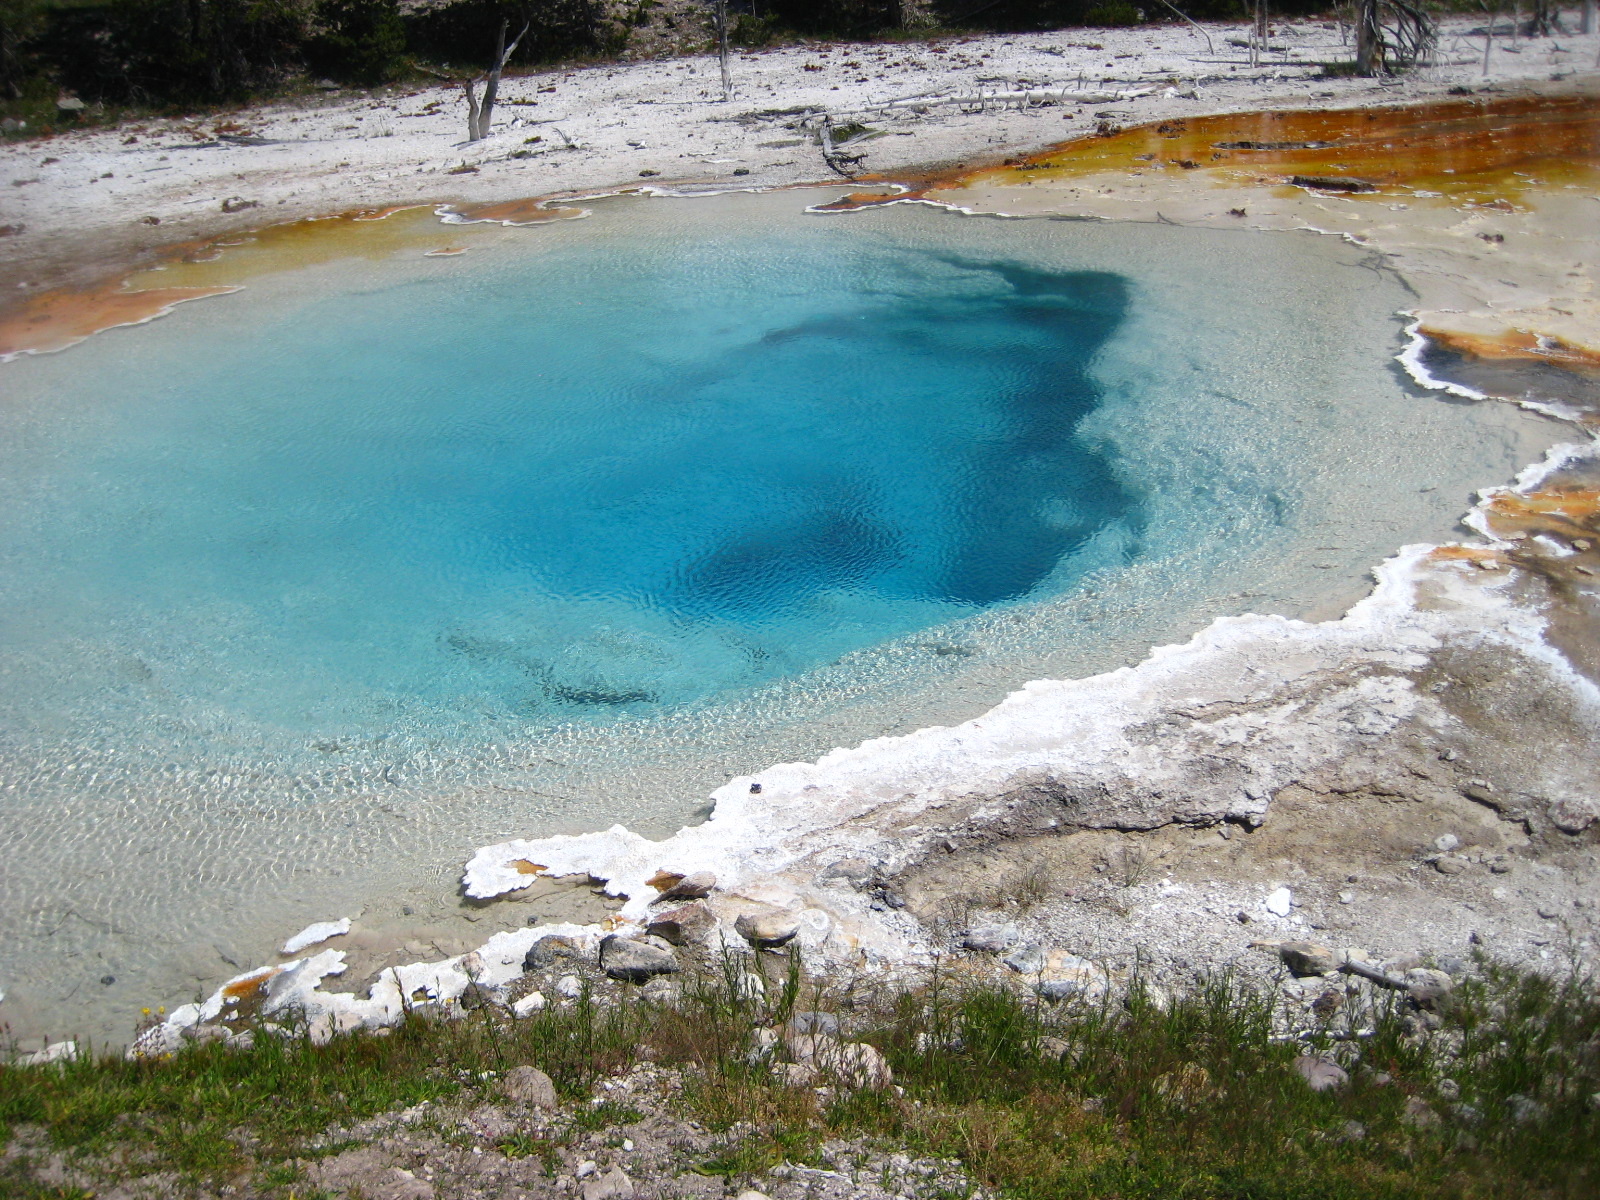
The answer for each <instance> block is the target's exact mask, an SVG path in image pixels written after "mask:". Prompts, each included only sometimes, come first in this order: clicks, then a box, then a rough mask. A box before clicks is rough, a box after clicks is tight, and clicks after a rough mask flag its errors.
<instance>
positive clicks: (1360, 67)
mask: <svg viewBox="0 0 1600 1200" xmlns="http://www.w3.org/2000/svg"><path fill="white" fill-rule="evenodd" d="M1438 36H1439V26H1438V24H1437V23H1436V22H1435V21H1434V19H1433V17H1432V16H1430V15H1429V14H1428V13H1427V12H1426V11H1425V10H1424V9H1423V8H1422V6H1421V4H1419V3H1415V2H1414V0H1359V3H1358V4H1357V5H1356V70H1357V71H1359V72H1360V73H1361V74H1363V75H1377V74H1380V73H1382V72H1384V71H1392V70H1395V69H1397V68H1401V67H1409V66H1412V65H1414V64H1416V63H1418V62H1420V61H1421V60H1422V59H1424V58H1426V57H1427V55H1428V53H1429V52H1430V51H1431V50H1432V49H1433V45H1434V42H1435V41H1437V40H1438Z"/></svg>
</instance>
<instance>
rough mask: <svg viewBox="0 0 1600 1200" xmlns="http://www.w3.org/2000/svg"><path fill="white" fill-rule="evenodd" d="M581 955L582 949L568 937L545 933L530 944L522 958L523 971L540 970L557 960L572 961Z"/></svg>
mask: <svg viewBox="0 0 1600 1200" xmlns="http://www.w3.org/2000/svg"><path fill="white" fill-rule="evenodd" d="M582 957H583V950H582V949H581V948H580V947H579V945H578V943H577V942H575V941H573V940H572V939H571V938H569V937H562V936H560V935H559V934H547V935H546V936H544V937H542V938H540V939H539V940H538V941H537V942H535V943H534V944H533V945H532V946H529V947H528V953H527V954H526V955H525V956H524V957H523V959H522V969H523V970H524V971H540V970H543V969H544V968H545V967H548V966H550V965H551V964H552V963H554V962H558V961H572V960H576V959H580V958H582Z"/></svg>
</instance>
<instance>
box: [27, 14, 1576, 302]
mask: <svg viewBox="0 0 1600 1200" xmlns="http://www.w3.org/2000/svg"><path fill="white" fill-rule="evenodd" d="M1478 28H1481V22H1473V21H1465V20H1458V21H1454V22H1452V23H1451V24H1449V25H1447V27H1446V30H1445V33H1444V36H1443V38H1442V39H1441V43H1440V53H1439V57H1440V61H1441V63H1442V64H1444V65H1439V66H1432V67H1427V68H1423V69H1421V70H1418V71H1416V72H1413V73H1411V74H1409V75H1407V76H1406V77H1404V78H1403V79H1398V80H1396V79H1376V80H1375V79H1358V78H1333V79H1324V78H1321V77H1320V76H1321V74H1322V69H1321V67H1320V65H1319V64H1320V63H1322V62H1324V61H1339V60H1345V59H1347V58H1348V57H1349V49H1348V46H1347V45H1345V44H1344V42H1343V40H1342V39H1341V33H1340V30H1339V29H1338V28H1337V27H1336V26H1334V25H1332V24H1331V23H1320V22H1298V23H1294V24H1280V25H1278V26H1276V27H1275V28H1274V32H1273V34H1272V37H1271V40H1270V45H1271V46H1273V47H1281V49H1273V50H1269V52H1268V53H1267V55H1266V61H1265V62H1263V63H1262V64H1261V65H1260V66H1258V67H1254V68H1252V67H1251V66H1250V65H1249V56H1248V52H1247V51H1246V50H1245V49H1244V48H1243V47H1242V46H1241V45H1238V44H1235V43H1238V42H1242V41H1243V39H1244V37H1245V33H1246V30H1245V27H1244V26H1242V25H1223V24H1212V25H1207V26H1205V27H1204V30H1205V32H1204V36H1202V34H1201V33H1199V32H1197V31H1196V30H1194V29H1192V28H1190V27H1188V26H1183V25H1171V26H1161V27H1149V28H1142V29H1106V30H1098V29H1096V30H1090V29H1074V30H1061V31H1057V32H1053V33H1042V34H1027V35H1009V36H993V37H987V38H961V39H941V40H938V41H928V42H906V43H895V44H884V45H839V46H832V47H830V46H806V47H789V48H783V49H773V50H763V51H759V52H755V53H747V54H739V55H737V56H736V57H735V58H734V61H733V64H732V67H733V70H732V74H733V82H734V97H733V100H732V101H731V102H730V103H724V102H723V101H722V99H721V88H720V82H719V76H718V71H717V63H716V60H715V59H714V58H711V57H697V58H682V59H668V60H659V61H652V62H643V63H634V64H629V65H612V66H596V67H589V68H583V69H574V70H561V71H552V72H548V73H536V74H529V75H523V76H519V77H516V78H513V79H508V80H507V81H506V83H505V85H504V87H503V89H502V92H501V102H500V105H499V106H498V107H497V108H496V121H495V128H494V132H493V134H492V135H491V136H490V137H489V138H487V139H485V140H484V141H481V142H478V143H475V144H470V143H466V142H464V141H463V140H462V137H463V134H464V131H465V128H466V120H465V113H466V103H465V100H464V98H463V97H462V95H461V93H460V91H459V90H458V89H455V88H453V87H450V86H446V85H444V84H440V85H438V86H433V87H426V88H385V89H378V90H375V91H373V92H371V93H367V92H341V93H336V94H327V95H322V94H318V95H313V96H311V97H308V98H304V99H300V100H296V101H293V102H285V103H280V104H273V105H265V106H261V107H255V108H246V109H241V110H239V111H236V112H232V113H229V114H226V115H225V116H220V117H211V118H205V119H200V118H195V119H192V120H156V121H149V122H143V123H136V124H132V125H127V126H123V127H120V128H116V129H106V130H95V131H83V132H73V133H65V134H61V135H58V136H55V137H52V138H48V139H43V140H37V141H24V142H12V143H8V144H7V145H5V146H4V147H3V148H0V179H3V180H4V181H5V183H6V184H7V185H9V186H7V187H6V188H5V189H4V202H3V203H0V225H7V226H12V227H15V226H18V225H20V226H21V227H22V229H21V232H18V233H13V234H12V235H11V236H8V237H5V238H0V283H3V285H4V286H5V288H6V290H7V291H8V292H12V293H13V294H15V291H14V290H20V291H23V292H28V291H31V290H36V289H38V288H40V287H42V286H51V285H56V284H59V283H62V282H83V281H84V280H86V279H92V278H97V277H100V276H103V275H104V274H106V273H107V271H108V269H110V268H113V267H115V266H118V265H121V264H123V263H125V262H127V261H129V260H130V259H136V258H138V256H139V255H140V253H141V252H142V251H148V250H152V249H156V248H159V247H162V246H166V245H170V244H172V243H174V242H179V241H182V240H185V239H192V238H196V237H200V236H207V235H212V234H215V233H218V232H222V231H227V230H245V229H250V228H255V227H259V226H261V225H262V224H263V223H264V222H267V221H275V220H279V219H291V218H296V217H306V216H317V215H323V214H327V213H331V212H338V211H344V210H348V209H351V208H359V207H364V206H386V205H392V204H398V203H416V202H422V201H429V202H457V203H482V202H487V201H503V200H510V199H517V198H523V197H529V196H547V195H555V194H562V193H571V192H584V191H592V190H596V189H605V188H610V187H615V186H619V185H628V184H637V183H638V182H640V180H641V177H642V176H643V177H646V178H648V179H649V182H650V183H652V184H657V185H668V186H679V187H705V186H716V185H726V184H728V183H731V182H735V181H737V182H738V183H740V184H746V183H747V184H749V185H752V186H776V185H782V184H790V183H796V182H802V181H807V180H815V179H831V178H834V176H833V175H832V174H831V173H830V171H829V170H828V168H827V167H826V165H825V164H824V163H823V161H822V158H821V154H820V151H819V149H818V147H817V145H816V144H815V142H814V140H812V139H807V138H804V137H802V135H801V134H800V133H798V132H796V131H795V130H794V129H792V128H789V126H790V125H791V124H792V123H793V122H794V120H795V117H794V116H793V115H790V116H772V115H763V114H770V113H771V112H772V111H773V110H796V109H807V108H810V109H815V110H818V111H827V112H829V113H830V114H832V115H833V116H834V117H835V119H840V120H842V119H845V118H847V117H849V116H851V115H856V116H859V117H860V118H861V119H863V120H865V121H866V122H867V123H868V124H870V125H871V126H872V127H873V128H874V129H878V130H881V131H883V132H884V133H885V134H886V136H883V137H879V138H876V139H874V140H871V141H868V142H865V143H863V144H861V145H858V146H856V147H854V148H853V152H864V153H865V155H866V160H865V162H864V164H863V166H864V168H865V169H866V170H869V171H872V172H876V173H880V174H881V173H888V174H893V173H896V172H903V171H907V170H913V169H920V168H925V167H928V166H931V165H935V164H952V163H972V162H976V161H981V160H984V159H986V158H993V159H996V160H998V159H999V158H1002V157H1004V156H1005V155H1007V154H1010V153H1012V152H1015V151H1017V150H1026V149H1036V148H1040V147H1043V146H1046V145H1049V144H1051V143H1054V142H1058V141H1061V140H1063V139H1065V138H1067V137H1072V136H1074V135H1077V134H1080V133H1083V132H1086V131H1088V130H1090V129H1091V128H1092V127H1093V126H1094V125H1095V123H1096V122H1097V121H1098V120H1103V119H1114V120H1116V121H1117V122H1118V123H1120V124H1131V123H1135V122H1142V121H1150V120H1156V119H1164V118H1169V117H1174V116H1182V117H1188V116H1197V115H1200V114H1205V113H1216V112H1227V111H1237V110H1241V109H1262V108H1285V107H1287V108H1297V107H1302V106H1325V107H1333V106H1346V105H1352V104H1370V103H1377V102H1390V101H1398V100H1405V99H1416V98H1420V97H1425V96H1433V95H1438V94H1442V93H1444V92H1445V91H1446V90H1447V89H1448V88H1450V87H1452V86H1471V87H1474V88H1481V87H1484V86H1507V85H1513V84H1523V83H1528V82H1535V81H1537V82H1542V83H1547V82H1549V81H1550V80H1551V79H1552V78H1553V77H1563V78H1565V77H1570V76H1573V75H1574V74H1575V73H1581V72H1584V71H1587V70H1592V69H1593V68H1594V66H1595V63H1596V58H1597V54H1600V36H1594V35H1591V36H1589V37H1586V38H1585V37H1576V36H1572V37H1567V36H1558V37H1556V38H1552V39H1542V40H1536V41H1531V40H1528V39H1521V40H1519V41H1516V42H1513V40H1512V39H1511V38H1510V37H1509V32H1510V31H1509V26H1506V28H1505V32H1506V34H1507V36H1506V37H1504V38H1498V39H1496V43H1495V45H1494V47H1493V49H1492V52H1491V54H1490V64H1489V65H1490V70H1489V73H1488V74H1487V75H1485V73H1484V71H1483V50H1484V46H1483V38H1482V36H1481V35H1480V36H1474V34H1473V32H1472V31H1473V30H1474V29H1478ZM1206 39H1209V41H1210V46H1209V47H1208V45H1207V40H1206ZM1018 89H1031V90H1033V91H1034V92H1035V93H1036V95H1037V94H1038V93H1040V92H1043V91H1046V90H1048V89H1055V90H1056V92H1057V94H1058V95H1060V94H1061V93H1062V92H1063V91H1065V93H1066V95H1067V102H1066V103H1048V104H1040V103H1031V104H1027V103H1022V104H1019V103H1018V102H1015V101H1010V102H1007V101H994V100H990V101H988V102H980V103H973V104H967V105H955V104H938V103H935V104H932V105H931V106H930V105H923V106H921V107H923V108H924V109H925V111H921V112H919V111H916V107H914V106H901V107H899V108H897V109H896V110H894V111H893V112H892V113H888V112H885V110H884V109H883V106H884V105H886V104H888V103H889V102H891V101H895V100H903V99H906V98H911V97H923V98H925V99H929V100H934V101H937V100H940V99H948V98H952V97H971V98H973V99H974V100H976V99H977V98H978V97H980V96H985V95H987V96H995V95H998V94H1001V93H1010V92H1016V91H1017V90H1018ZM1074 93H1078V94H1082V95H1085V96H1089V97H1098V98H1095V99H1087V100H1086V101H1085V102H1082V103H1077V102H1073V94H1074ZM1113 93H1121V94H1122V95H1123V96H1124V98H1121V99H1117V98H1114V97H1113V96H1112V94H1113ZM230 138H231V139H235V140H228V139H230ZM523 153H526V155H527V156H526V157H512V156H513V155H514V154H523ZM463 168H468V170H466V171H463ZM452 172H460V173H454V174H453V173H452ZM647 172H654V173H655V174H654V176H646V175H645V173H647ZM736 172H748V174H747V175H746V174H740V175H738V176H737V177H736ZM229 201H233V202H234V203H232V204H229ZM240 201H243V202H249V203H250V204H251V205H252V207H248V208H242V209H239V210H238V211H236V212H233V213H226V212H224V211H223V210H224V207H225V206H226V207H228V208H234V207H237V204H238V202H240ZM157 221H158V222H159V223H155V222H157Z"/></svg>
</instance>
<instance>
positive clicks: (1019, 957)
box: [1000, 942, 1044, 975]
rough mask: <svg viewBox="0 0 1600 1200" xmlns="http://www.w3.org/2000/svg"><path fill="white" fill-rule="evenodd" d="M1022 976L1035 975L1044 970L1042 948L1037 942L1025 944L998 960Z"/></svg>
mask: <svg viewBox="0 0 1600 1200" xmlns="http://www.w3.org/2000/svg"><path fill="white" fill-rule="evenodd" d="M1000 961H1001V962H1003V963H1005V965H1006V966H1008V967H1010V968H1011V969H1012V970H1013V971H1017V972H1019V973H1020V974H1023V975H1036V974H1038V973H1039V971H1041V970H1042V969H1043V968H1044V947H1043V946H1041V945H1039V944H1038V943H1037V942H1025V943H1024V944H1022V945H1021V946H1018V947H1017V948H1016V949H1015V950H1013V951H1011V953H1010V954H1008V955H1006V956H1005V957H1004V958H1002V959H1001V960H1000Z"/></svg>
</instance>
